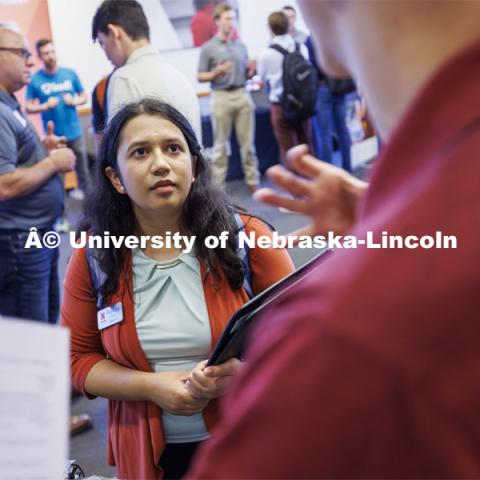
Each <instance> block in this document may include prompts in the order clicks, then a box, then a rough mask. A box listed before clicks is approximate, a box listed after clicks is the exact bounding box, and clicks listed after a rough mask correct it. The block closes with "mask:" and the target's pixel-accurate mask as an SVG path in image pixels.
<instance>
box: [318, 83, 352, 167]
mask: <svg viewBox="0 0 480 480" xmlns="http://www.w3.org/2000/svg"><path fill="white" fill-rule="evenodd" d="M346 116H347V100H346V95H334V94H332V92H331V91H330V89H329V88H328V86H327V85H326V84H322V85H320V86H319V87H318V91H317V114H316V115H315V117H314V118H313V120H312V126H313V131H314V137H315V140H316V142H315V143H316V149H315V153H316V155H317V157H318V158H320V160H323V161H324V162H328V163H332V153H333V143H332V142H333V138H332V132H333V133H335V135H336V136H337V138H338V143H339V146H340V153H341V154H342V166H343V168H344V169H345V170H346V171H347V172H351V171H352V164H351V154H350V148H351V146H352V141H351V139H350V132H349V131H348V127H347V120H346Z"/></svg>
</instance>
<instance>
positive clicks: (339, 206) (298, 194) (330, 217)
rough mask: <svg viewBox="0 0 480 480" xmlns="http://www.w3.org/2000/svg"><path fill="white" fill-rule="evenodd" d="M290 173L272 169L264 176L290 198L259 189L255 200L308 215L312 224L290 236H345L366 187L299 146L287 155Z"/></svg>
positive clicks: (276, 166) (283, 169)
mask: <svg viewBox="0 0 480 480" xmlns="http://www.w3.org/2000/svg"><path fill="white" fill-rule="evenodd" d="M287 161H288V166H289V170H287V169H286V168H284V167H282V166H280V165H275V166H274V167H271V168H270V169H269V170H268V172H267V176H268V177H269V178H270V180H271V181H272V182H273V183H275V184H276V185H278V186H279V187H280V188H282V189H283V190H285V191H287V192H288V193H289V194H290V195H289V196H284V195H282V194H279V193H278V192H276V191H275V190H272V189H269V188H262V189H260V190H258V191H257V192H255V194H254V198H255V199H257V200H260V201H262V202H264V203H268V204H269V205H273V206H276V207H283V208H287V209H288V210H292V211H293V212H297V213H300V214H302V215H307V216H309V217H310V218H311V220H312V223H311V224H310V225H308V226H307V227H305V228H302V229H300V230H297V231H296V232H292V233H291V234H290V235H311V236H315V235H326V234H328V232H329V231H331V232H335V233H336V234H343V233H346V232H348V231H349V230H350V229H351V228H352V226H353V225H354V223H355V221H356V215H357V205H358V203H359V200H360V199H361V198H362V196H363V195H364V193H365V191H366V190H367V188H368V183H366V182H363V181H362V180H359V179H357V178H356V177H354V176H353V175H351V174H349V173H347V172H345V170H343V169H341V168H338V167H335V166H333V165H330V164H328V163H325V162H322V161H320V160H318V159H317V158H315V157H313V156H312V155H310V154H309V152H308V147H307V146H306V145H299V146H297V147H294V148H292V149H290V150H289V152H288V154H287Z"/></svg>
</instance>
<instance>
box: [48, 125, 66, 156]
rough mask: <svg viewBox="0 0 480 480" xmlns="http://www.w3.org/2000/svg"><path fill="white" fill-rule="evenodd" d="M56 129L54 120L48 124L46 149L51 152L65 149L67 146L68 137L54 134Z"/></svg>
mask: <svg viewBox="0 0 480 480" xmlns="http://www.w3.org/2000/svg"><path fill="white" fill-rule="evenodd" d="M54 128H55V125H54V123H53V122H52V120H49V121H48V123H47V134H46V136H45V139H44V141H43V142H44V144H45V148H46V149H47V150H48V151H49V152H50V150H53V149H55V148H64V147H66V146H67V137H59V136H58V135H55V133H54V132H53V130H54Z"/></svg>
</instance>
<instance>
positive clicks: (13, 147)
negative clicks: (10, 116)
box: [0, 117, 75, 200]
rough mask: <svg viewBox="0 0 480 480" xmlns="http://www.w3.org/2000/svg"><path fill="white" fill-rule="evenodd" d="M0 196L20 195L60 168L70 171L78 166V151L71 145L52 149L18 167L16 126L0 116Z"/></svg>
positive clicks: (44, 180)
mask: <svg viewBox="0 0 480 480" xmlns="http://www.w3.org/2000/svg"><path fill="white" fill-rule="evenodd" d="M0 131H1V132H2V139H1V142H0V200H10V199H12V198H17V197H21V196H23V195H26V194H28V193H30V192H32V191H34V190H36V189H37V188H38V187H40V185H42V184H43V183H45V182H46V181H47V180H48V179H49V178H50V177H51V176H52V175H54V174H55V173H57V172H69V171H70V170H73V168H74V167H75V155H74V154H73V152H72V151H71V150H70V149H68V148H60V149H57V150H52V151H51V152H50V153H49V155H48V157H46V158H45V159H43V160H42V161H40V162H38V163H36V164H35V165H32V166H31V167H17V160H16V159H17V156H18V149H17V140H16V136H15V129H14V127H12V125H11V124H10V123H9V122H8V121H7V120H6V119H5V118H3V117H1V118H0Z"/></svg>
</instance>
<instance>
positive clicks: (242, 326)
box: [207, 250, 331, 366]
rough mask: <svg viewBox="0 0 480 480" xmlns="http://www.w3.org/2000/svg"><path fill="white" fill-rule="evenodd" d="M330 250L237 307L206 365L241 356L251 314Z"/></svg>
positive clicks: (305, 274)
mask: <svg viewBox="0 0 480 480" xmlns="http://www.w3.org/2000/svg"><path fill="white" fill-rule="evenodd" d="M330 252H331V250H323V251H322V252H320V253H319V254H318V255H316V256H315V257H313V258H312V259H311V260H309V261H308V262H307V263H305V264H304V265H302V266H301V267H300V268H298V269H297V270H295V271H294V272H292V273H291V274H290V275H287V276H286V277H285V278H282V279H281V280H279V281H278V282H276V283H274V284H273V285H271V286H270V287H268V288H267V289H266V290H264V291H263V292H262V293H260V294H259V295H257V296H255V297H253V298H252V299H251V300H250V301H249V302H247V303H246V304H245V305H243V306H242V307H240V308H239V309H238V310H237V311H236V312H235V313H234V314H233V315H232V316H231V318H230V320H229V321H228V323H227V325H226V326H225V328H224V329H223V332H222V335H221V336H220V338H219V340H218V342H217V344H216V345H215V347H214V349H213V351H212V353H211V354H210V357H209V359H208V362H207V366H210V365H219V364H220V363H224V362H226V361H227V360H229V359H230V358H233V357H236V358H242V354H243V351H244V349H245V343H246V340H247V335H248V331H249V330H250V327H251V324H252V321H253V320H254V319H255V317H256V316H257V315H258V314H259V313H260V312H261V311H262V310H263V309H264V308H265V307H267V306H268V305H270V304H271V303H272V302H273V301H274V300H276V299H277V298H278V297H280V296H281V295H283V293H285V292H286V291H287V290H289V289H290V288H292V287H293V286H294V285H297V284H298V283H300V282H302V281H303V280H305V279H306V278H307V277H309V276H310V275H311V274H312V273H313V272H315V271H316V270H317V269H318V268H319V267H320V266H321V265H322V264H323V262H324V261H325V259H326V258H327V257H328V256H329V253H330Z"/></svg>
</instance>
